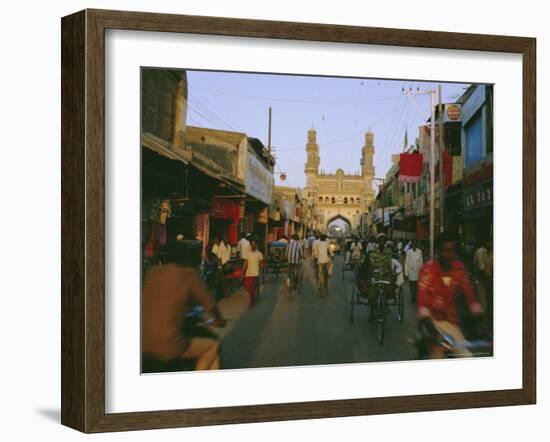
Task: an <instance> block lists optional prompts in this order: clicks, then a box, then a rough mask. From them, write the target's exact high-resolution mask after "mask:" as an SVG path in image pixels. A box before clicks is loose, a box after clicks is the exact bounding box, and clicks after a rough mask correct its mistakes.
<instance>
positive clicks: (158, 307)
mask: <svg viewBox="0 0 550 442" xmlns="http://www.w3.org/2000/svg"><path fill="white" fill-rule="evenodd" d="M278 242H280V243H282V244H283V245H284V246H285V250H286V252H285V260H286V264H287V265H286V268H287V275H286V276H287V278H286V285H287V287H288V288H289V293H290V297H291V299H292V298H293V297H294V296H296V295H299V294H300V290H301V281H302V273H303V272H302V271H303V266H304V264H305V263H306V262H310V263H311V265H312V266H313V270H314V274H315V278H316V282H317V287H318V289H319V293H320V296H321V297H324V296H327V294H328V293H329V280H330V278H331V276H332V274H333V259H334V255H335V250H338V251H340V253H342V254H343V259H344V265H346V266H349V267H351V268H352V269H353V270H354V275H355V282H354V283H355V284H357V287H358V290H359V292H360V293H361V294H362V295H363V296H364V297H365V298H366V299H367V300H368V305H369V306H370V307H371V309H370V310H371V316H372V311H373V307H374V302H375V297H376V294H375V292H374V290H373V281H374V280H375V279H377V280H387V281H390V282H391V285H388V287H389V288H388V292H387V296H388V297H391V296H394V295H395V294H396V293H398V292H399V291H400V290H402V288H403V286H404V285H405V284H406V285H408V291H409V294H410V299H409V301H410V302H411V303H413V304H415V306H416V314H417V321H418V329H419V331H421V332H422V333H423V334H424V337H425V338H426V339H424V340H423V341H422V342H423V345H425V348H424V353H425V354H424V356H425V357H429V358H442V357H446V356H448V355H449V354H452V356H453V357H468V356H472V352H471V351H470V350H469V349H468V348H467V347H466V346H465V345H459V343H464V342H467V339H471V338H472V336H480V335H483V336H484V338H487V339H492V316H493V258H492V240H491V239H487V240H486V241H483V243H482V244H481V245H480V246H479V247H478V248H477V249H475V250H472V249H471V247H470V248H467V247H465V246H464V245H463V244H461V243H460V241H459V238H458V236H457V235H455V234H453V233H450V232H443V233H441V234H440V235H439V236H438V238H437V241H436V254H435V256H434V258H433V259H432V260H427V259H426V258H427V257H426V256H425V252H424V251H423V250H421V249H420V248H419V246H418V242H417V241H416V240H411V241H406V242H405V241H402V240H397V241H392V240H391V239H389V238H387V237H386V235H385V234H384V233H380V234H378V235H377V236H376V237H372V236H371V237H367V238H361V237H359V236H355V237H349V238H346V239H339V240H335V239H333V238H331V239H329V238H327V236H326V235H325V234H322V233H319V232H314V233H312V234H311V235H310V236H309V237H307V238H300V237H299V236H298V235H297V234H294V235H291V237H290V238H289V239H287V238H286V237H282V238H280V239H279V241H278ZM336 244H337V247H336V246H335V245H336ZM230 253H231V249H230V247H229V246H228V245H227V242H226V241H224V239H223V238H218V239H216V240H215V241H214V243H213V245H212V246H211V247H210V249H209V250H208V251H207V253H206V256H207V257H208V261H209V262H210V263H212V264H213V266H214V268H215V270H214V275H215V276H214V278H215V280H216V287H217V289H216V292H218V291H219V287H220V285H222V286H223V284H224V281H225V279H224V275H227V274H228V271H227V270H224V267H225V266H227V264H228V263H229V262H230V261H229V257H230ZM236 253H237V256H238V257H239V258H240V259H241V260H242V262H243V265H242V267H241V268H240V269H239V271H238V272H233V273H232V274H234V276H235V279H237V280H240V282H241V284H244V287H245V288H246V291H247V293H248V299H249V307H250V308H251V309H252V308H254V306H255V305H256V301H257V299H258V290H259V286H260V282H261V276H262V269H263V268H264V267H265V261H266V257H264V254H263V253H262V252H261V251H260V250H259V249H258V242H257V240H256V238H255V237H254V236H253V235H247V234H245V233H242V234H241V239H240V241H239V243H238V244H237V248H236ZM201 261H202V265H204V251H203V248H202V244H199V243H198V242H197V241H193V240H182V241H176V242H175V243H173V244H172V245H171V246H170V247H169V248H168V253H167V263H165V264H163V265H160V266H155V267H153V268H151V269H149V270H148V271H147V273H146V275H145V278H144V286H143V292H142V352H143V353H144V354H147V355H149V356H152V357H154V358H157V359H159V360H170V359H173V358H183V359H186V358H192V359H194V360H195V361H196V364H195V369H197V370H209V369H217V368H220V361H219V342H218V341H217V340H216V338H215V337H195V336H184V335H182V332H181V330H182V326H181V318H183V317H185V313H186V312H187V311H188V309H189V308H190V305H192V304H193V303H194V304H200V305H202V306H203V308H204V311H205V312H206V314H207V315H208V316H210V317H211V318H212V324H213V325H214V326H220V327H223V326H224V325H225V320H224V318H223V317H222V314H221V312H220V310H219V309H218V308H217V307H216V302H215V301H214V300H213V299H212V296H211V295H210V292H209V289H208V287H207V284H205V281H204V277H201V276H202V275H201V273H200V272H199V271H198V268H199V267H200V266H201ZM216 298H219V297H218V296H216ZM472 330H473V331H472ZM449 339H451V340H452V342H453V343H454V344H456V345H454V344H449ZM427 342H429V344H426V343H427Z"/></svg>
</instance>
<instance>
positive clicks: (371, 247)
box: [367, 241, 378, 253]
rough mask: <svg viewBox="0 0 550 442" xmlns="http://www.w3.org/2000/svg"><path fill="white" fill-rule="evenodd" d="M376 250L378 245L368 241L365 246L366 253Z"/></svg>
mask: <svg viewBox="0 0 550 442" xmlns="http://www.w3.org/2000/svg"><path fill="white" fill-rule="evenodd" d="M376 249H378V245H377V244H376V243H375V242H374V241H369V243H368V244H367V253H370V252H373V251H374V250H376Z"/></svg>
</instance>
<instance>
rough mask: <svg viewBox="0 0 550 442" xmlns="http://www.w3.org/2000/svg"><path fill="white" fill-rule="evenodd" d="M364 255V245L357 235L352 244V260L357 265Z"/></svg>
mask: <svg viewBox="0 0 550 442" xmlns="http://www.w3.org/2000/svg"><path fill="white" fill-rule="evenodd" d="M362 257H363V246H362V245H361V241H359V238H357V237H355V238H354V240H353V242H352V243H351V245H350V262H352V263H353V264H355V265H358V264H359V263H360V262H361V258H362Z"/></svg>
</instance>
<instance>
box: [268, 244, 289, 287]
mask: <svg viewBox="0 0 550 442" xmlns="http://www.w3.org/2000/svg"><path fill="white" fill-rule="evenodd" d="M287 247H288V243H286V242H277V241H276V242H270V243H268V244H267V257H266V258H267V259H266V261H265V269H264V270H265V272H264V274H265V275H267V274H268V273H272V274H274V275H275V280H277V279H278V277H279V273H284V274H286V272H287V270H288V260H287V257H286V250H287Z"/></svg>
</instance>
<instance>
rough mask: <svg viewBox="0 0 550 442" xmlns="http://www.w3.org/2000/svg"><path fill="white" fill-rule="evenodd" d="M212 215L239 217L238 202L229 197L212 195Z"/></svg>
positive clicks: (236, 218)
mask: <svg viewBox="0 0 550 442" xmlns="http://www.w3.org/2000/svg"><path fill="white" fill-rule="evenodd" d="M211 213H212V216H213V217H214V218H217V219H228V220H237V222H238V220H239V219H240V213H241V211H240V204H239V202H236V201H234V200H231V199H229V198H219V197H214V198H213V200H212V212H211Z"/></svg>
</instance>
